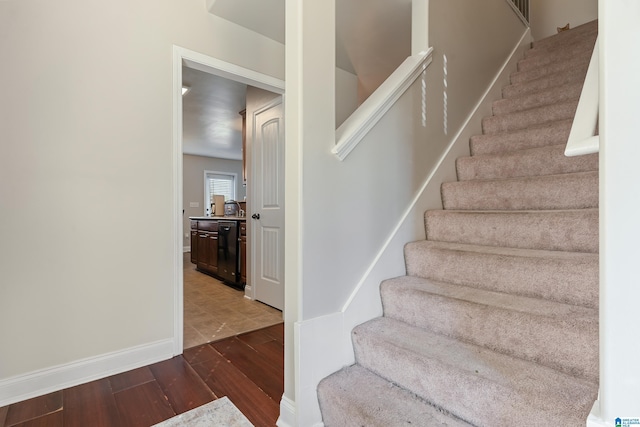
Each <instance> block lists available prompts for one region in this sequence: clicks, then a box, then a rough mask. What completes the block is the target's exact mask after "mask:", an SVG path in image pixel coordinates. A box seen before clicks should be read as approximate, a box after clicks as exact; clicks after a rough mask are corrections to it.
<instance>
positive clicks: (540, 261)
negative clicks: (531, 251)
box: [404, 241, 599, 308]
mask: <svg viewBox="0 0 640 427" xmlns="http://www.w3.org/2000/svg"><path fill="white" fill-rule="evenodd" d="M404 254H405V260H406V266H407V274H408V275H410V276H416V277H422V278H425V279H430V280H436V281H443V282H449V283H453V284H457V285H463V286H469V287H474V288H480V289H486V290H490V291H496V292H503V293H509V294H515V295H522V296H527V297H534V298H544V299H549V300H552V301H557V302H561V303H565V304H575V305H580V306H584V307H590V308H595V307H597V306H598V277H599V266H598V255H597V254H579V255H578V256H572V257H564V258H561V257H557V256H555V254H554V253H549V255H548V256H546V257H543V256H533V255H531V256H525V255H524V254H522V255H519V254H518V255H516V254H512V255H507V254H494V253H490V252H478V251H466V250H462V249H448V248H441V247H438V246H437V245H434V244H433V243H432V242H424V241H422V242H413V243H409V244H407V245H406V246H405V251H404Z"/></svg>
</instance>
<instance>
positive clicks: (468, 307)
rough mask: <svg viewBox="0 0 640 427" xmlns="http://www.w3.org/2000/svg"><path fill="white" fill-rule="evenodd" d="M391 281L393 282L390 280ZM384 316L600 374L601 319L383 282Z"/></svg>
mask: <svg viewBox="0 0 640 427" xmlns="http://www.w3.org/2000/svg"><path fill="white" fill-rule="evenodd" d="M387 283H388V282H387ZM381 292H382V304H383V307H384V315H385V316H386V317H391V318H394V319H397V320H400V321H403V322H405V323H408V324H410V325H412V326H417V327H419V328H423V329H427V330H430V331H432V332H435V333H438V334H442V335H446V336H448V337H452V338H455V339H459V340H463V341H465V342H469V343H472V344H475V345H478V346H482V347H485V348H488V349H491V350H493V351H497V352H500V353H503V354H508V355H510V356H514V357H518V358H521V359H525V360H529V361H532V362H536V363H540V364H542V365H544V366H547V367H550V368H553V369H557V370H559V371H562V372H564V373H566V374H568V375H574V376H578V377H581V378H585V379H588V380H590V381H597V379H598V345H597V343H598V318H597V316H595V315H594V316H584V315H580V314H574V315H571V314H569V315H568V316H567V317H566V318H565V319H563V318H558V317H547V316H543V315H535V314H532V313H526V312H517V311H512V310H505V309H500V308H496V307H490V306H486V305H482V304H477V303H473V302H469V301H463V300H461V299H456V298H447V297H443V296H440V295H434V294H432V293H428V292H424V291H422V290H419V289H400V290H399V289H397V288H394V286H393V285H392V284H389V286H385V283H383V286H382V288H381Z"/></svg>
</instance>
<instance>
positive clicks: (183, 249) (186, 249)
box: [182, 246, 191, 253]
mask: <svg viewBox="0 0 640 427" xmlns="http://www.w3.org/2000/svg"><path fill="white" fill-rule="evenodd" d="M182 252H184V253H187V252H191V246H183V247H182Z"/></svg>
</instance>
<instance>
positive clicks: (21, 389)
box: [0, 339, 173, 407]
mask: <svg viewBox="0 0 640 427" xmlns="http://www.w3.org/2000/svg"><path fill="white" fill-rule="evenodd" d="M171 357H173V339H166V340H161V341H156V342H153V343H150V344H145V345H140V346H136V347H131V348H128V349H125V350H119V351H114V352H111V353H106V354H103V355H100V356H97V357H90V358H87V359H81V360H78V361H75V362H71V363H66V364H63V365H58V366H54V367H52V368H47V369H42V370H39V371H34V372H31V373H27V374H23V375H18V376H15V377H11V378H7V379H5V380H2V381H0V407H2V406H6V405H10V404H12V403H15V402H20V401H22V400H26V399H31V398H32V397H37V396H42V395H44V394H47V393H52V392H54V391H58V390H62V389H65V388H68V387H73V386H76V385H78V384H84V383H86V382H89V381H93V380H97V379H100V378H105V377H108V376H110V375H115V374H119V373H121V372H126V371H129V370H131V369H135V368H139V367H141V366H146V365H150V364H152V363H156V362H160V361H162V360H167V359H170V358H171Z"/></svg>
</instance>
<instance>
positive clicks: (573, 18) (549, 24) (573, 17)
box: [530, 0, 598, 40]
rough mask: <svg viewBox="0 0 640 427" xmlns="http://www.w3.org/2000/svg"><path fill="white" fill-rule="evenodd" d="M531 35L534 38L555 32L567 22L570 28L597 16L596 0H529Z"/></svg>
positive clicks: (537, 38) (540, 37)
mask: <svg viewBox="0 0 640 427" xmlns="http://www.w3.org/2000/svg"><path fill="white" fill-rule="evenodd" d="M530 4H531V6H530V7H531V9H530V13H531V16H530V21H531V35H532V36H533V39H534V40H540V39H543V38H545V37H549V36H552V35H554V34H557V33H558V31H557V28H558V27H564V26H565V25H567V23H569V24H571V28H575V27H577V26H578V25H580V24H584V23H586V22H589V21H593V20H594V19H597V18H598V0H531V3H530Z"/></svg>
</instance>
